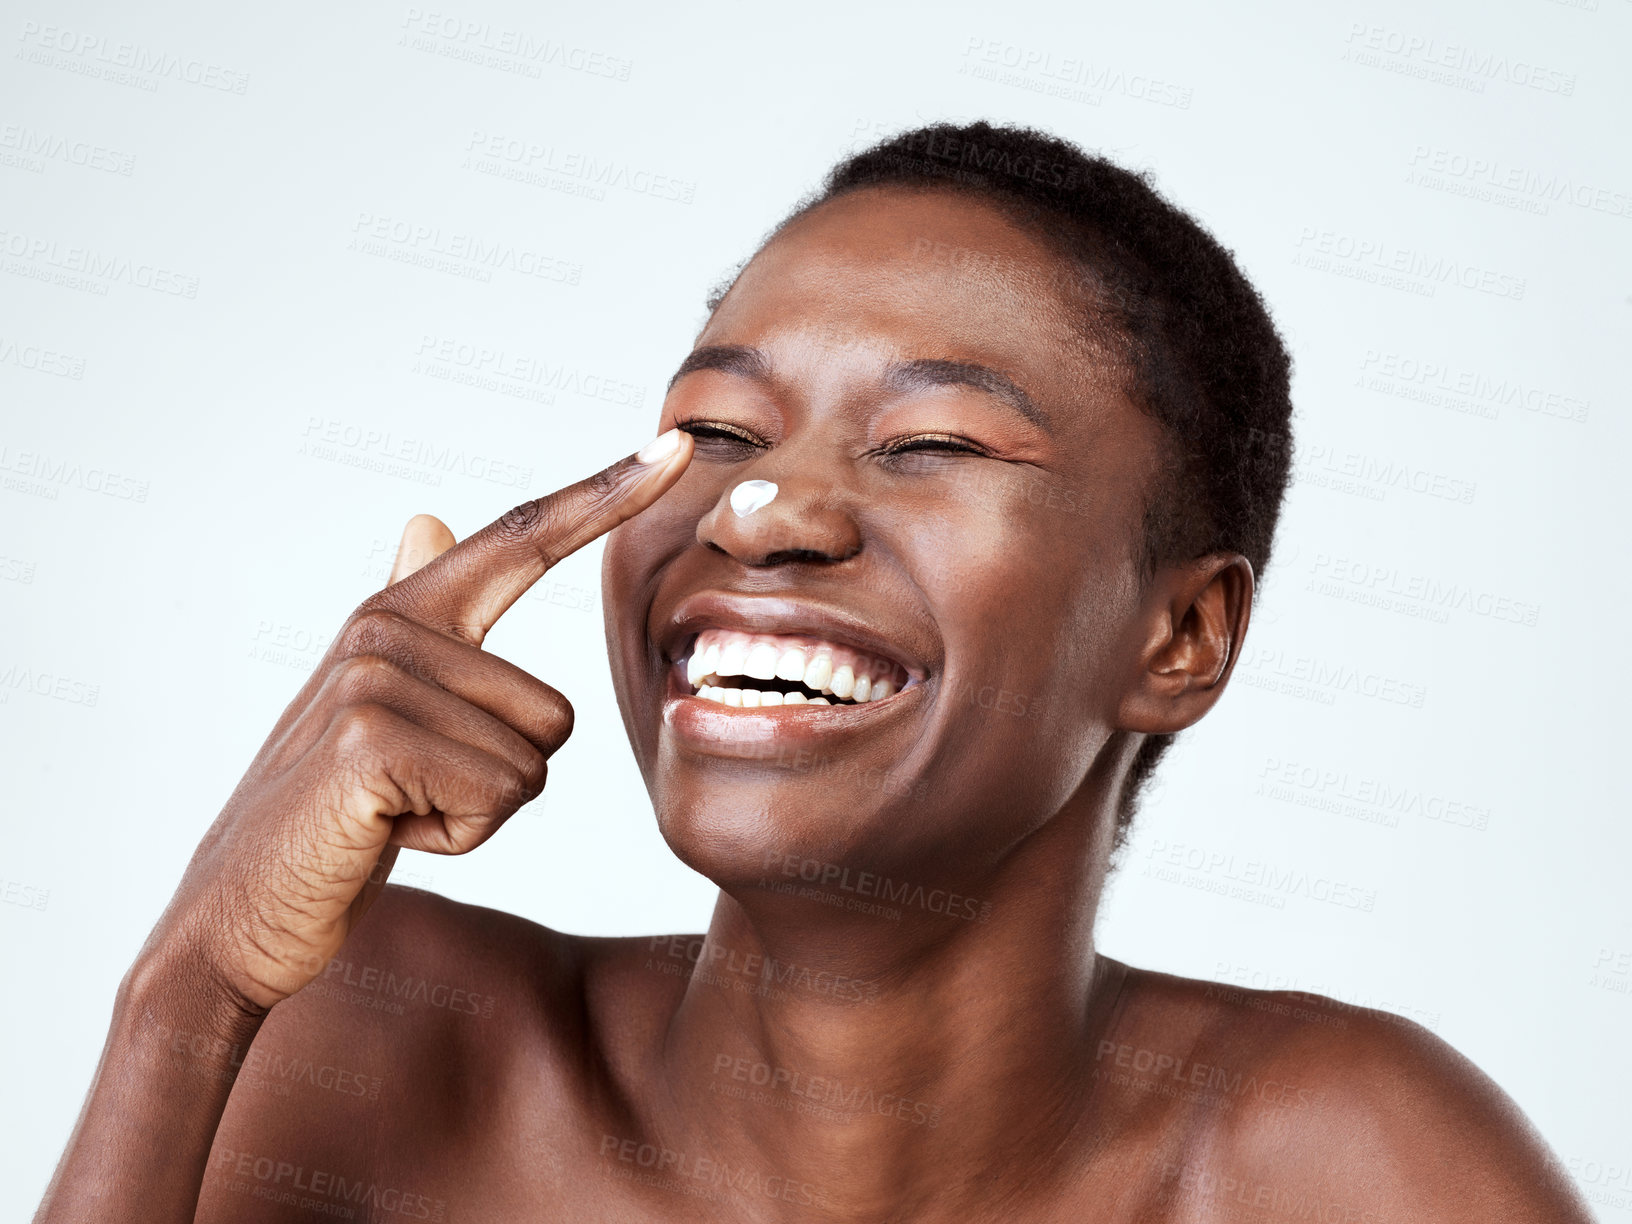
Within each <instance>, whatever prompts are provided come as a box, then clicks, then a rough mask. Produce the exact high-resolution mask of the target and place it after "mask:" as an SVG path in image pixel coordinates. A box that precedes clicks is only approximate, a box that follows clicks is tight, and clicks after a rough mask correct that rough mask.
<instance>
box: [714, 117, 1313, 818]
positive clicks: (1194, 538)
mask: <svg viewBox="0 0 1632 1224" xmlns="http://www.w3.org/2000/svg"><path fill="white" fill-rule="evenodd" d="M867 187H895V188H905V189H909V190H944V191H954V192H960V193H964V194H967V195H970V196H973V197H975V198H977V199H979V200H982V201H984V202H985V203H987V204H988V205H991V206H994V207H996V208H998V209H999V210H1001V211H1002V212H1003V213H1004V214H1005V215H1006V216H1008V217H1009V218H1010V219H1011V220H1013V221H1014V222H1015V223H1016V224H1018V225H1019V226H1021V227H1022V228H1023V229H1026V230H1028V231H1029V232H1031V233H1033V234H1034V235H1036V236H1037V237H1039V238H1041V239H1042V240H1043V241H1044V242H1045V243H1047V244H1049V245H1051V246H1052V247H1053V248H1054V249H1055V250H1056V251H1058V252H1059V254H1060V257H1061V259H1062V261H1064V263H1065V264H1066V271H1067V273H1068V275H1067V277H1066V278H1065V283H1067V284H1070V285H1076V286H1080V287H1083V288H1085V289H1087V293H1086V294H1085V295H1084V297H1085V302H1084V304H1085V307H1086V310H1085V314H1084V317H1083V320H1082V324H1083V331H1084V333H1085V334H1086V335H1088V336H1089V337H1090V338H1104V337H1106V336H1107V335H1109V336H1110V337H1112V338H1113V340H1114V342H1115V343H1116V347H1117V349H1118V351H1119V352H1120V353H1121V354H1122V355H1123V356H1124V357H1125V358H1126V360H1127V362H1128V367H1129V369H1130V371H1131V378H1130V385H1129V386H1128V387H1127V388H1126V392H1127V394H1128V395H1129V396H1130V398H1131V399H1132V400H1133V402H1134V403H1135V404H1136V405H1137V406H1138V407H1139V409H1140V410H1141V411H1143V412H1144V413H1146V414H1147V415H1148V416H1150V417H1152V418H1154V419H1155V420H1156V421H1157V422H1158V423H1159V424H1160V425H1162V426H1163V432H1164V434H1165V436H1166V438H1167V441H1168V442H1169V444H1170V445H1169V448H1168V451H1167V462H1166V464H1165V466H1164V468H1163V470H1162V471H1160V472H1159V473H1158V474H1157V475H1156V477H1155V478H1154V479H1153V480H1152V482H1151V487H1150V488H1149V489H1148V490H1147V492H1146V497H1145V504H1144V510H1143V531H1142V536H1143V538H1142V540H1141V541H1140V542H1139V551H1138V554H1137V555H1138V559H1139V562H1140V568H1141V579H1142V581H1143V582H1145V583H1147V584H1148V583H1149V581H1150V580H1151V579H1152V578H1153V577H1154V576H1155V574H1156V572H1157V570H1158V569H1159V568H1160V567H1162V566H1163V565H1166V564H1177V563H1182V562H1185V561H1190V560H1194V559H1197V558H1200V557H1204V556H1206V555H1208V554H1210V553H1239V554H1241V555H1242V556H1244V557H1246V558H1247V560H1248V561H1249V562H1250V563H1251V564H1252V569H1253V573H1254V574H1255V575H1258V576H1259V577H1260V578H1261V577H1262V575H1263V573H1264V570H1265V567H1266V566H1267V565H1268V563H1269V557H1270V551H1271V547H1272V544H1273V542H1274V536H1275V526H1276V523H1277V521H1278V520H1279V518H1280V513H1281V504H1282V501H1283V500H1284V498H1285V495H1286V488H1287V481H1288V477H1289V474H1290V470H1291V463H1292V428H1291V417H1292V401H1291V373H1292V363H1291V358H1290V356H1289V355H1288V353H1287V351H1286V346H1285V344H1284V343H1283V342H1282V340H1281V337H1280V334H1279V333H1278V332H1277V331H1276V328H1275V324H1274V322H1273V321H1272V320H1271V319H1270V316H1269V311H1268V309H1267V308H1266V307H1265V305H1264V302H1263V299H1262V298H1261V297H1260V296H1259V295H1258V292H1257V290H1255V289H1254V288H1253V287H1252V285H1251V284H1250V283H1249V282H1248V281H1247V278H1246V277H1245V276H1244V275H1243V274H1242V272H1241V269H1240V268H1239V267H1237V266H1236V263H1235V259H1234V257H1233V255H1232V254H1231V253H1230V252H1229V251H1228V250H1226V249H1225V248H1224V247H1223V246H1222V245H1220V244H1219V242H1218V241H1217V239H1215V238H1214V237H1213V236H1212V235H1211V234H1209V233H1208V232H1207V230H1206V229H1204V228H1203V227H1202V226H1201V224H1200V223H1199V222H1197V221H1196V220H1195V219H1194V218H1193V217H1191V216H1189V215H1188V214H1187V213H1185V212H1183V211H1182V210H1180V209H1179V208H1177V207H1175V206H1174V205H1173V204H1171V203H1169V202H1168V201H1167V200H1166V199H1164V198H1163V197H1162V196H1161V195H1160V194H1159V193H1158V192H1157V191H1156V189H1155V187H1154V186H1153V185H1152V182H1151V179H1150V177H1149V175H1148V173H1136V172H1134V171H1131V170H1127V169H1124V168H1123V167H1121V166H1118V165H1115V164H1114V163H1112V162H1110V161H1107V160H1106V159H1105V158H1103V157H1098V156H1093V155H1090V154H1088V153H1085V152H1084V151H1083V150H1082V149H1080V148H1078V147H1077V146H1076V145H1074V144H1071V143H1070V142H1068V141H1065V140H1061V139H1059V138H1057V137H1055V136H1051V135H1048V134H1047V133H1044V132H1039V131H1036V130H1035V129H1032V128H1026V127H1018V126H1007V125H1005V126H995V125H993V124H990V123H985V122H980V123H972V124H968V125H962V126H959V125H954V124H947V123H940V124H933V125H930V126H927V127H921V128H916V129H914V130H912V131H907V132H903V133H901V134H899V135H897V136H893V137H891V138H889V139H887V140H885V141H883V142H881V143H879V144H877V145H874V146H873V147H871V148H868V149H865V150H863V151H861V152H859V153H856V154H854V155H853V156H851V157H848V158H846V159H845V160H844V161H842V162H840V163H839V164H838V165H836V166H835V167H833V169H832V170H831V171H830V172H829V173H828V175H827V177H826V179H825V180H824V181H823V183H822V186H821V187H820V188H819V189H818V190H817V191H815V192H813V193H812V194H810V195H809V196H807V197H806V198H805V199H804V200H802V201H800V203H799V204H798V205H797V206H796V207H795V208H794V211H793V212H792V213H790V214H789V215H788V216H787V218H786V219H785V220H783V221H782V223H781V224H780V225H778V226H777V227H776V229H775V230H773V231H772V232H771V234H770V235H769V236H768V237H767V239H766V241H767V242H768V241H769V240H770V238H772V237H775V235H776V234H778V233H780V232H781V231H782V230H784V229H785V228H787V226H788V225H790V224H791V223H793V222H794V221H796V220H797V219H798V218H800V217H802V216H804V215H805V214H806V213H808V212H810V211H811V210H812V209H815V208H817V207H819V206H820V205H822V204H825V203H827V202H828V201H829V200H832V199H835V198H836V197H838V196H842V195H845V194H847V193H849V192H852V191H856V190H859V189H862V188H867ZM762 245H763V244H762ZM744 266H746V265H744ZM738 270H739V272H740V270H741V269H740V268H739V269H738ZM725 292H728V286H727V287H725V288H722V289H721V290H717V291H716V292H715V294H714V295H713V296H712V297H711V298H710V300H709V303H708V306H709V311H710V313H712V312H713V311H714V309H715V308H717V307H718V305H719V303H720V302H721V301H722V300H723V298H724V296H725ZM1175 738H1176V736H1174V735H1151V736H1148V737H1147V738H1146V740H1145V742H1144V743H1143V744H1142V745H1141V746H1140V748H1139V751H1138V753H1137V754H1136V755H1135V757H1134V760H1133V764H1132V767H1131V768H1130V770H1129V774H1128V778H1127V780H1126V782H1125V783H1124V785H1123V789H1122V794H1121V796H1120V799H1119V805H1118V810H1117V825H1116V844H1117V845H1118V846H1120V845H1121V844H1123V842H1124V841H1125V840H1126V837H1127V832H1128V829H1129V827H1130V825H1131V824H1132V822H1133V818H1134V815H1135V814H1136V812H1137V810H1138V802H1139V798H1140V796H1141V795H1142V793H1143V792H1144V790H1145V788H1146V783H1147V782H1148V781H1149V779H1150V777H1151V775H1152V774H1153V773H1154V772H1155V769H1156V764H1157V762H1158V761H1159V760H1160V759H1161V757H1162V756H1163V754H1164V753H1165V752H1166V751H1167V750H1168V748H1170V747H1171V746H1172V744H1173V741H1174V739H1175Z"/></svg>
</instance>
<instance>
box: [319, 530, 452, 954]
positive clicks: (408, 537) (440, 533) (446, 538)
mask: <svg viewBox="0 0 1632 1224" xmlns="http://www.w3.org/2000/svg"><path fill="white" fill-rule="evenodd" d="M455 543H457V541H456V540H455V539H454V538H453V532H451V531H449V530H448V525H447V524H446V523H444V522H443V521H442V520H441V519H439V518H437V517H435V516H434V515H430V514H416V515H414V517H413V518H411V519H409V520H408V526H406V527H404V528H403V529H402V543H400V544H398V545H397V559H396V561H395V563H394V564H393V565H392V566H391V577H390V578H388V579H387V580H386V583H385V585H386V586H390V585H391V584H392V583H393V582H401V581H402V580H403V579H404V578H406V577H408V575H409V574H411V573H413V572H414V571H415V570H417V569H420V568H422V567H424V566H426V565H429V564H430V563H431V562H432V561H434V560H436V558H438V557H440V556H441V555H442V554H443V553H445V552H447V551H448V549H450V548H452V547H453V546H454V544H455ZM400 848H401V847H398V846H387V847H385V849H384V850H382V851H380V857H379V860H378V861H377V862H376V863H375V864H374V869H373V870H372V871H370V872H369V873H368V879H367V880H366V881H364V883H363V887H362V891H361V892H359V893H358V894H357V895H356V896H355V897H353V898H352V902H351V905H350V907H349V908H348V910H347V915H346V930H347V931H348V932H349V931H350V930H351V929H352V928H353V927H355V926H356V925H357V923H358V922H359V921H361V919H362V917H363V915H364V914H366V913H367V912H368V910H369V907H370V906H372V905H373V904H374V900H375V898H376V897H378V896H379V895H380V891H381V890H382V889H383V888H384V887H385V884H386V881H387V880H388V879H389V878H390V876H391V868H393V867H395V866H396V864H397V851H398V850H399V849H400Z"/></svg>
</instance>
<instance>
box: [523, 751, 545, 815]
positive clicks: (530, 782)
mask: <svg viewBox="0 0 1632 1224" xmlns="http://www.w3.org/2000/svg"><path fill="white" fill-rule="evenodd" d="M517 772H518V773H519V774H520V777H521V782H522V786H523V788H524V791H525V795H526V797H525V798H524V799H523V800H522V802H523V803H526V802H527V801H528V800H530V799H536V798H537V797H538V795H539V793H540V792H541V791H542V790H543V789H544V778H545V776H546V774H548V772H549V764H548V763H547V762H546V761H545V760H544V754H543V753H542V752H537V751H533V752H528V753H527V754H526V755H525V756H524V757H523V758H522V762H521V767H520V768H519V770H518V771H517Z"/></svg>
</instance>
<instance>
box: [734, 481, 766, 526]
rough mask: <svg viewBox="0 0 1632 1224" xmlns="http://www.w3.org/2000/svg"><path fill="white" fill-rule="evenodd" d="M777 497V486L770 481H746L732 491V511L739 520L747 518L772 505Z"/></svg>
mask: <svg viewBox="0 0 1632 1224" xmlns="http://www.w3.org/2000/svg"><path fill="white" fill-rule="evenodd" d="M775 496H776V485H775V484H774V483H773V482H771V481H769V480H745V481H743V482H742V483H741V484H739V485H738V486H737V487H736V488H734V489H732V490H731V509H733V510H735V511H736V512H737V517H738V518H747V517H748V515H750V514H752V513H753V512H754V511H755V510H758V509H760V508H762V507H764V506H768V505H770V504H771V499H772V498H774V497H775Z"/></svg>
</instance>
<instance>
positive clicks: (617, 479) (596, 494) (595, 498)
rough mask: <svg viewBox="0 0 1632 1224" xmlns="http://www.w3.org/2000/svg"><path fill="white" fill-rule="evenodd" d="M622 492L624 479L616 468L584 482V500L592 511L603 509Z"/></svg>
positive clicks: (606, 470) (603, 470)
mask: <svg viewBox="0 0 1632 1224" xmlns="http://www.w3.org/2000/svg"><path fill="white" fill-rule="evenodd" d="M622 492H623V478H622V474H621V473H620V472H619V471H618V470H617V469H616V468H604V469H602V470H601V471H599V472H596V473H595V474H594V475H593V476H591V477H589V478H588V479H586V480H585V481H584V500H585V501H587V502H588V503H589V508H590V509H591V510H599V509H601V507H603V506H604V505H606V504H607V503H608V502H611V501H614V500H616V499H617V497H618V495H619V494H620V493H622Z"/></svg>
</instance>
